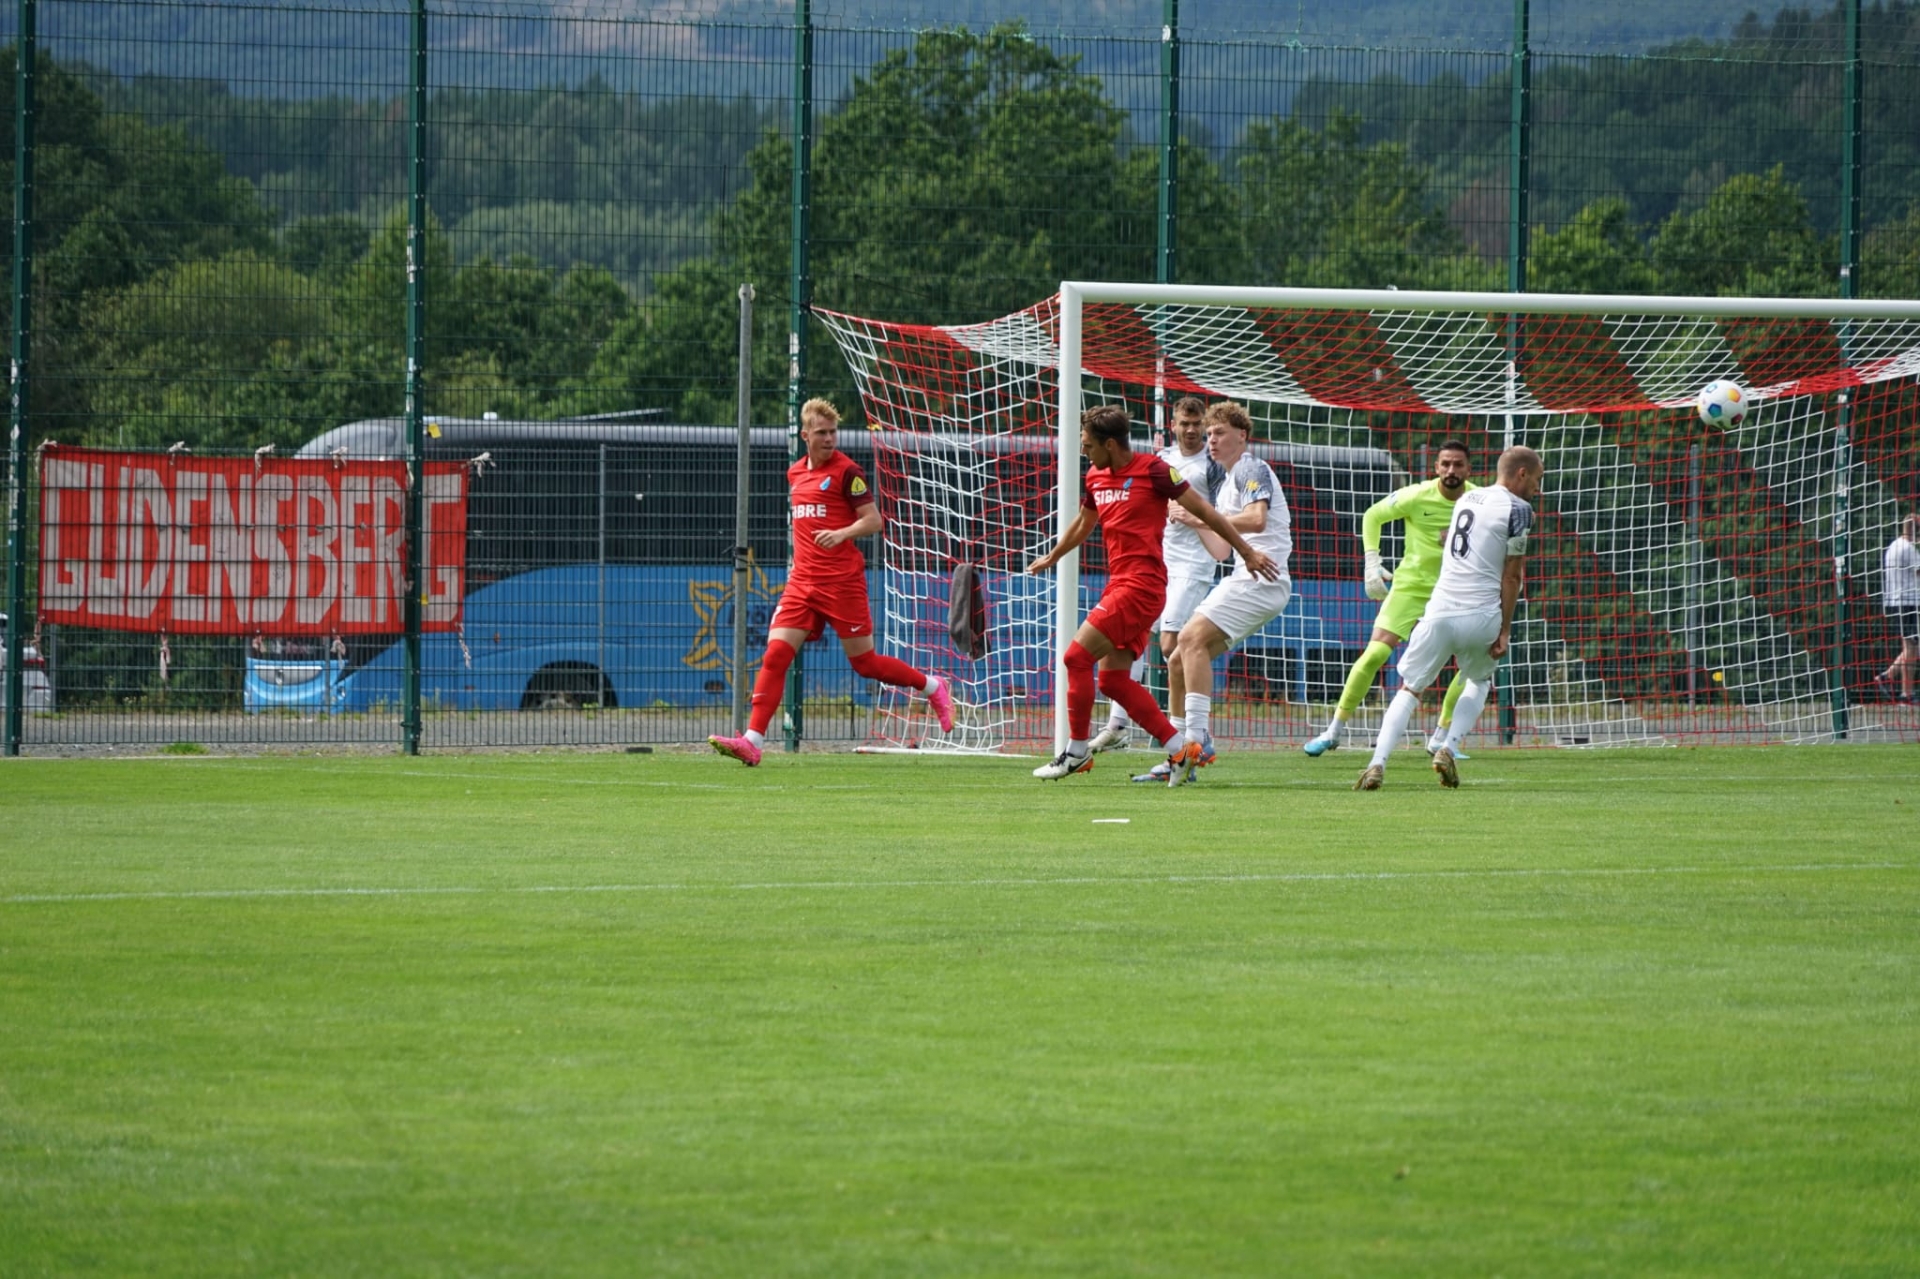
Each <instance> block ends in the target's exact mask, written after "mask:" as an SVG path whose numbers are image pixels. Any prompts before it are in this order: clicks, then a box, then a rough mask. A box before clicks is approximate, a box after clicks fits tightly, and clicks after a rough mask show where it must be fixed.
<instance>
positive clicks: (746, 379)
mask: <svg viewBox="0 0 1920 1279" xmlns="http://www.w3.org/2000/svg"><path fill="white" fill-rule="evenodd" d="M739 360H740V367H739V375H738V376H739V383H738V387H737V390H738V397H737V402H738V412H737V414H736V420H737V422H738V424H739V427H740V440H739V443H738V445H737V446H736V448H735V451H734V476H733V722H734V724H735V725H736V726H738V725H741V724H744V723H746V722H747V586H748V581H747V578H748V574H749V572H750V571H751V568H750V564H749V561H750V560H751V558H752V555H753V543H752V542H751V541H750V540H749V531H750V530H749V529H748V527H747V510H748V506H749V504H750V502H751V500H752V488H751V486H750V483H749V481H750V478H751V476H752V466H753V451H752V438H753V436H752V431H753V427H752V422H753V418H752V416H751V404H752V400H753V286H752V285H751V284H743V285H741V286H740V356H739Z"/></svg>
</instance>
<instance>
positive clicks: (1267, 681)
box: [816, 294, 1920, 750]
mask: <svg viewBox="0 0 1920 1279" xmlns="http://www.w3.org/2000/svg"><path fill="white" fill-rule="evenodd" d="M1380 296H1381V295H1378V294H1375V295H1371V300H1372V302H1373V303H1374V305H1373V306H1372V307H1371V308H1367V307H1361V308H1354V309H1349V308H1346V307H1341V306H1334V305H1324V304H1322V305H1313V306H1300V305H1287V304H1282V303H1275V304H1273V305H1233V306H1221V305H1194V304H1176V303H1172V302H1168V301H1162V300H1147V299H1146V298H1145V297H1144V296H1143V298H1142V300H1140V301H1136V302H1126V303H1113V302H1100V303H1092V302H1090V303H1087V304H1085V306H1084V308H1083V311H1082V319H1081V334H1082V337H1081V343H1082V354H1081V360H1080V373H1079V377H1080V381H1081V390H1082V403H1083V404H1086V405H1093V404H1100V403H1114V404H1123V405H1125V406H1127V407H1128V408H1129V409H1130V411H1131V412H1132V413H1133V415H1134V417H1135V419H1136V421H1137V422H1139V423H1140V427H1139V432H1138V435H1137V437H1136V446H1139V447H1145V446H1147V445H1148V443H1149V441H1151V443H1152V444H1153V445H1154V446H1156V447H1157V446H1158V445H1159V444H1160V443H1161V442H1162V441H1161V440H1159V438H1158V437H1157V436H1156V435H1154V434H1153V431H1152V428H1153V426H1154V425H1155V424H1156V423H1158V422H1160V421H1161V420H1162V419H1163V417H1164V414H1165V412H1166V409H1165V406H1167V405H1170V404H1171V403H1172V402H1173V401H1174V400H1176V399H1178V398H1179V397H1181V396H1185V395H1195V396H1199V397H1201V398H1203V399H1206V400H1213V399H1221V398H1227V399H1234V400H1238V401H1240V402H1241V403H1243V404H1245V405H1246V406H1247V407H1248V409H1249V411H1250V412H1251V413H1252V415H1253V418H1254V421H1255V423H1256V438H1257V439H1259V440H1261V441H1263V442H1261V443H1259V444H1257V445H1256V452H1258V453H1259V454H1260V455H1261V456H1264V457H1266V458H1267V459H1268V460H1269V461H1270V462H1272V463H1273V465H1274V469H1275V471H1276V473H1277V474H1278V475H1279V478H1280V480H1281V484H1282V487H1283V489H1284V491H1285V495H1286V498H1287V502H1288V506H1289V508H1290V511H1291V514H1292V520H1293V527H1294V542H1295V548H1296V549H1295V552H1294V556H1293V561H1292V564H1291V575H1292V578H1293V581H1294V587H1295V596H1296V603H1295V605H1294V606H1293V607H1290V608H1289V609H1288V612H1287V614H1286V615H1284V616H1283V617H1282V618H1280V619H1277V620H1276V621H1275V622H1274V623H1272V624H1270V625H1269V626H1268V627H1267V628H1265V629H1264V630H1263V631H1261V632H1260V633H1258V634H1256V635H1255V636H1253V637H1252V638H1251V639H1250V640H1249V641H1248V642H1247V643H1246V644H1245V645H1244V646H1243V648H1242V650H1241V651H1240V652H1238V653H1236V654H1231V655H1229V656H1228V657H1227V658H1225V659H1223V661H1222V664H1221V667H1220V677H1221V679H1220V683H1219V685H1218V692H1217V694H1216V703H1217V709H1216V711H1215V717H1214V725H1215V735H1216V737H1220V736H1225V737H1226V738H1228V739H1231V740H1233V741H1234V742H1236V744H1239V745H1247V744H1252V743H1261V742H1264V743H1271V744H1283V745H1284V744H1291V743H1293V742H1296V741H1299V740H1302V739H1303V738H1305V737H1306V736H1308V735H1310V734H1311V733H1312V732H1313V731H1315V730H1316V729H1317V728H1318V727H1319V726H1320V725H1322V724H1324V722H1325V719H1326V717H1327V713H1328V710H1329V708H1330V705H1331V703H1332V702H1333V701H1334V700H1335V699H1336V698H1337V697H1338V695H1339V688H1340V684H1341V682H1342V680H1343V679H1344V677H1345V673H1346V668H1347V664H1348V663H1349V662H1350V660H1351V659H1352V658H1353V657H1354V656H1356V655H1357V653H1358V651H1359V650H1360V648H1362V647H1363V646H1364V645H1365V643H1366V640H1367V635H1368V632H1369V631H1370V630H1371V628H1372V622H1373V617H1374V612H1375V609H1376V607H1377V606H1375V605H1373V604H1372V603H1370V602H1369V601H1367V600H1366V598H1365V596H1364V592H1363V591H1362V588H1361V585H1360V549H1361V545H1360V539H1359V530H1360V515H1361V513H1362V512H1363V511H1364V510H1365V509H1366V508H1367V507H1368V506H1369V505H1371V504H1372V503H1373V502H1375V501H1377V500H1378V499H1380V498H1381V497H1384V496H1386V495H1387V494H1388V493H1389V492H1391V491H1392V490H1393V489H1394V488H1396V487H1398V486H1400V485H1403V484H1407V483H1411V482H1414V481H1417V480H1421V479H1425V478H1427V477H1429V476H1431V474H1432V468H1431V459H1432V457H1433V454H1434V452H1435V450H1436V449H1437V446H1438V445H1439V443H1440V442H1441V441H1442V440H1445V439H1449V438H1459V439H1463V440H1465V441H1466V442H1467V443H1468V444H1469V445H1470V447H1471V448H1472V450H1473V455H1474V474H1475V478H1476V479H1479V480H1481V481H1482V482H1488V481H1489V480H1490V477H1491V474H1492V470H1493V461H1494V459H1495V457H1496V456H1497V455H1498V453H1499V451H1500V449H1501V447H1503V445H1504V444H1506V443H1514V444H1527V445H1530V446H1532V447H1533V448H1535V449H1537V450H1538V451H1539V452H1540V453H1541V454H1542V456H1543V457H1544V459H1545V462H1546V468H1547V469H1546V478H1545V484H1544V491H1543V494H1542V497H1541V500H1540V502H1539V503H1538V507H1539V511H1540V525H1539V529H1538V532H1537V534H1536V537H1535V539H1534V545H1533V551H1532V555H1531V557H1530V561H1529V568H1528V587H1527V591H1526V596H1525V599H1524V601H1523V603H1522V605H1521V608H1520V612H1519V615H1518V618H1517V620H1516V625H1515V642H1514V646H1513V653H1512V657H1511V659H1510V660H1509V662H1508V663H1507V665H1506V667H1505V669H1504V672H1503V678H1502V683H1501V686H1500V689H1499V692H1498V695H1497V701H1498V705H1499V709H1498V710H1497V711H1496V710H1494V709H1491V708H1490V709H1489V710H1488V712H1487V713H1486V715H1484V716H1483V717H1482V719H1481V721H1480V732H1479V736H1478V740H1479V741H1480V742H1481V743H1482V744H1492V743H1494V742H1497V741H1511V742H1519V743H1547V744H1556V743H1557V744H1567V745H1588V744H1593V745H1600V744H1607V743H1632V742H1662V741H1667V742H1671V741H1679V740H1719V741H1815V740H1830V739H1832V738H1833V737H1835V736H1836V735H1837V734H1840V733H1844V734H1845V736H1846V737H1847V738H1848V739H1850V740H1860V739H1866V740H1873V739H1876V738H1887V737H1901V738H1909V739H1910V738H1912V737H1914V736H1915V734H1916V731H1920V718H1916V712H1915V711H1914V709H1913V708H1912V707H1911V706H1907V705H1901V704H1898V703H1895V702H1892V701H1890V700H1888V699H1887V698H1886V697H1885V696H1884V694H1885V692H1886V689H1885V688H1884V687H1883V686H1881V685H1878V684H1876V681H1875V676H1876V675H1877V674H1878V673H1879V672H1881V671H1882V670H1883V668H1885V667H1886V665H1887V664H1888V662H1889V660H1890V658H1891V657H1892V656H1893V655H1894V654H1896V653H1898V652H1899V651H1900V644H1899V639H1898V636H1897V635H1896V634H1895V626H1894V624H1893V623H1892V622H1890V621H1889V619H1888V617H1887V612H1886V609H1885V607H1884V602H1883V588H1884V583H1883V580H1882V571H1881V560H1882V552H1883V551H1884V549H1885V548H1886V546H1887V543H1888V542H1889V540H1890V539H1891V538H1892V537H1894V536H1895V535H1896V533H1897V531H1898V524H1899V519H1900V517H1901V516H1902V515H1904V514H1906V513H1908V512H1911V511H1913V510H1915V509H1916V504H1920V463H1917V462H1916V456H1920V389H1917V388H1916V385H1915V377H1916V374H1920V306H1916V307H1915V308H1914V314H1912V315H1889V314H1856V315H1853V316H1850V317H1842V318H1769V317H1767V316H1765V315H1760V314H1752V315H1741V314H1719V315H1699V314H1685V313H1680V312H1681V311H1684V310H1690V309H1701V308H1697V307H1691V308H1689V307H1676V308H1675V309H1674V310H1672V311H1664V312H1663V311H1658V310H1651V309H1650V310H1649V311H1647V312H1646V313H1643V314H1613V313H1602V312H1598V311H1581V310H1579V309H1577V308H1578V303H1577V301H1576V300H1572V299H1567V300H1565V301H1566V303H1567V305H1568V308H1569V309H1567V310H1564V311H1559V312H1554V313H1544V312H1543V313H1532V314H1522V315H1517V316H1516V315H1510V314H1507V313H1504V312H1496V311H1490V310H1487V309H1484V308H1483V309H1478V310H1471V309H1447V308H1441V309H1412V308H1409V309H1405V310H1401V309H1395V308H1394V307H1392V305H1391V304H1389V305H1388V306H1385V307H1382V306H1380V305H1378V303H1379V299H1380ZM1647 301H1648V304H1649V306H1650V307H1653V306H1657V305H1659V304H1660V303H1661V301H1662V300H1659V299H1648V300H1647ZM1667 301H1669V302H1670V301H1671V300H1667ZM1534 304H1535V305H1538V302H1537V300H1536V301H1535V302H1534ZM1714 305H1720V304H1718V303H1716V304H1714ZM1736 305H1737V304H1736ZM1755 309H1756V310H1766V309H1770V308H1768V307H1767V306H1766V305H1764V304H1762V305H1760V306H1757V307H1756V308H1755ZM1868 309H1870V308H1863V310H1868ZM1881 309H1882V311H1883V312H1884V311H1886V310H1888V309H1889V308H1881ZM816 314H817V315H818V316H819V317H820V319H821V320H822V321H823V322H824V323H826V324H827V326H828V327H829V328H830V329H831V331H832V332H833V334H834V336H835V338H836V339H837V341H838V343H839V345H840V348H841V350H842V352H843V353H844V355H845V356H846V358H847V361H848V363H849V364H850V365H851V367H852V369H853V371H854V374H855V376H856V378H857V381H858V384H859V388H860V392H861V396H862V401H863V406H864V409H865V413H866V417H867V421H868V424H869V426H870V427H871V428H872V429H873V430H875V431H876V432H877V433H878V434H877V435H876V437H875V440H874V443H875V446H876V449H875V463H876V470H877V472H878V477H879V481H880V483H879V488H880V493H881V496H882V503H883V511H884V513H885V515H886V517H887V521H888V525H887V532H886V549H885V555H884V563H883V570H884V581H885V588H884V591H883V592H882V595H883V600H882V610H883V614H884V620H883V621H882V623H881V631H882V636H881V642H882V644H883V646H885V647H887V648H889V649H890V650H892V651H897V652H898V653H899V654H900V655H901V656H903V657H905V658H906V659H907V660H909V661H912V662H914V663H915V664H916V665H919V666H921V667H922V668H924V669H929V670H936V671H940V672H942V673H944V674H946V675H948V676H949V677H950V678H951V679H952V680H953V681H954V684H955V689H956V693H957V695H958V700H959V701H960V702H961V703H962V706H963V709H962V714H961V726H960V727H959V728H958V729H957V730H956V732H955V733H954V734H953V737H952V742H953V743H954V744H955V745H958V746H959V747H961V748H963V749H987V750H991V749H999V748H1002V747H1005V746H1007V745H1009V744H1026V745H1030V744H1033V743H1040V742H1045V741H1047V740H1050V739H1051V737H1052V731H1053V730H1052V725H1053V681H1054V673H1055V661H1056V658H1057V653H1056V651H1055V650H1056V648H1057V640H1056V638H1055V630H1054V610H1055V593H1054V583H1053V581H1052V579H1050V578H1049V579H1040V578H1030V577H1025V576H1023V574H1022V571H1021V570H1022V569H1023V568H1024V567H1025V565H1026V563H1027V562H1028V561H1029V560H1030V559H1031V558H1032V557H1033V556H1034V555H1036V554H1038V553H1040V552H1041V551H1043V550H1044V549H1045V548H1046V547H1047V546H1048V545H1050V544H1051V540H1052V538H1053V536H1054V534H1055V531H1056V510H1057V505H1058V501H1059V497H1058V494H1059V492H1060V485H1061V477H1060V475H1059V468H1058V466H1057V464H1056V457H1057V441H1058V438H1059V429H1060V428H1059V422H1058V411H1059V383H1058V378H1059V368H1060V330H1061V323H1060V321H1061V303H1060V299H1058V298H1050V299H1047V300H1046V301H1043V302H1041V303H1038V304H1037V305H1035V306H1033V307H1030V308H1028V309H1027V310H1025V311H1021V312H1019V313H1017V314H1014V315H1009V316H1005V317H1002V318H1001V319H998V320H994V321H991V322H988V323H985V324H977V325H963V326H925V325H902V324H890V323H886V322H883V321H879V320H871V319H861V318H858V317H854V316H848V315H841V314H835V313H832V312H824V311H821V312H816ZM1719 378H1730V379H1733V380H1735V381H1737V382H1739V383H1740V384H1741V385H1742V386H1743V387H1745V388H1747V392H1748V396H1749V399H1750V401H1751V403H1752V408H1751V409H1750V410H1749V412H1748V413H1747V415H1746V417H1745V418H1744V420H1743V421H1741V422H1739V423H1738V424H1736V425H1732V426H1717V425H1715V426H1710V425H1708V424H1706V423H1705V422H1703V421H1702V420H1701V419H1700V417H1699V416H1698V414H1697V413H1696V412H1695V409H1694V397H1695V395H1696V393H1697V392H1698V391H1699V389H1700V388H1701V387H1702V386H1704V385H1706V384H1707V383H1709V382H1711V381H1713V380H1715V379H1719ZM1075 431H1076V434H1077V426H1076V427H1075ZM1071 482H1072V484H1073V485H1075V486H1076V487H1077V484H1078V477H1077V476H1074V477H1072V479H1071ZM1397 537H1398V530H1397V526H1390V531H1389V534H1388V537H1387V539H1386V542H1385V546H1384V548H1383V549H1384V551H1385V553H1386V559H1387V561H1388V563H1389V564H1391V563H1392V562H1393V561H1394V560H1395V559H1397V557H1398V554H1399V549H1400V548H1399V544H1398V542H1397ZM1097 542H1098V539H1097V537H1096V539H1095V543H1094V544H1090V546H1089V548H1088V550H1087V551H1086V552H1083V560H1082V578H1081V581H1082V586H1081V595H1082V598H1081V599H1080V600H1079V601H1077V604H1076V607H1077V608H1078V609H1079V612H1080V615H1084V612H1085V609H1086V608H1087V607H1088V606H1090V604H1091V602H1092V599H1093V596H1094V594H1095V593H1097V590H1098V588H1099V586H1100V584H1101V580H1102V573H1103V570H1104V565H1103V563H1102V560H1101V555H1100V551H1099V549H1098V547H1097ZM957 564H971V565H974V566H976V567H977V568H978V569H979V570H980V572H981V575H982V580H983V582H984V587H985V590H986V592H987V600H988V611H987V616H988V623H989V629H988V636H987V651H986V653H985V655H984V656H983V657H980V658H978V659H975V660H969V659H967V658H965V657H963V656H961V655H959V654H957V653H956V652H955V651H954V648H953V643H952V640H951V639H950V637H949V632H948V605H949V598H948V582H949V578H950V575H951V573H952V571H953V568H954V566H955V565H957ZM1837 570H1839V571H1837ZM1843 592H1844V593H1843ZM1393 686H1394V676H1393V674H1392V668H1391V666H1390V667H1389V668H1388V671H1387V672H1385V673H1384V674H1383V676H1382V679H1381V682H1380V687H1379V688H1378V689H1377V690H1376V693H1375V694H1374V695H1373V696H1371V697H1370V698H1369V700H1368V704H1367V707H1365V708H1363V710H1362V712H1361V716H1360V718H1359V719H1358V720H1357V721H1356V723H1355V727H1356V728H1357V729H1360V730H1362V731H1366V730H1369V729H1370V728H1371V726H1372V724H1371V722H1370V717H1372V720H1374V721H1377V715H1378V711H1379V709H1380V708H1381V707H1382V706H1383V705H1384V702H1385V693H1386V692H1387V691H1388V690H1390V689H1391V688H1392V687H1393ZM881 707H882V709H881V711H880V713H879V715H878V716H877V718H876V725H875V735H876V736H877V737H878V738H879V739H880V740H882V741H886V742H891V743H895V744H909V745H910V744H916V743H921V742H922V740H923V738H924V737H925V735H926V724H925V721H924V716H922V715H920V714H919V711H918V708H917V706H915V705H910V704H907V703H904V702H902V703H897V704H896V703H891V702H886V701H883V702H882V703H881ZM924 744H925V745H928V746H931V745H933V744H934V743H933V742H931V741H926V742H924ZM1142 744H1143V745H1145V743H1142Z"/></svg>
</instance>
